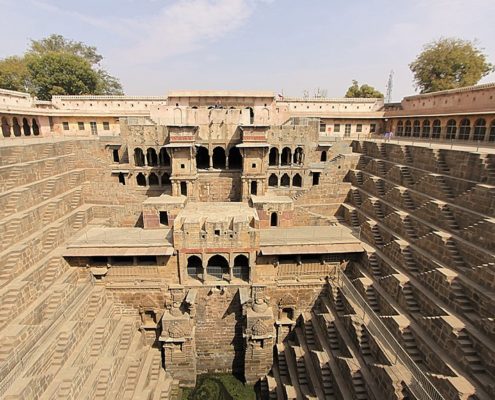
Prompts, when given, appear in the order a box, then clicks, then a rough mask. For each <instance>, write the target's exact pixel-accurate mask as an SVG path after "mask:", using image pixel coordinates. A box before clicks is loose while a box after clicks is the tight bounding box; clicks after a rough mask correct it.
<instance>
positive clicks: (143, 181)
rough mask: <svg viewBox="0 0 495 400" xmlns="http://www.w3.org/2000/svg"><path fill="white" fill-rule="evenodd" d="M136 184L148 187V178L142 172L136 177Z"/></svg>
mask: <svg viewBox="0 0 495 400" xmlns="http://www.w3.org/2000/svg"><path fill="white" fill-rule="evenodd" d="M136 182H137V184H138V186H146V178H145V176H144V175H143V174H142V173H141V172H140V173H139V174H137V175H136Z"/></svg>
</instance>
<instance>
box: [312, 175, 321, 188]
mask: <svg viewBox="0 0 495 400" xmlns="http://www.w3.org/2000/svg"><path fill="white" fill-rule="evenodd" d="M319 184H320V173H319V172H313V186H317V185H319Z"/></svg>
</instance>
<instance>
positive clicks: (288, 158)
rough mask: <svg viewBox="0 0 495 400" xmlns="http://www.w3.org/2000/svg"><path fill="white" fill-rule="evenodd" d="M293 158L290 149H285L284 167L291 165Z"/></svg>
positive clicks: (283, 154)
mask: <svg viewBox="0 0 495 400" xmlns="http://www.w3.org/2000/svg"><path fill="white" fill-rule="evenodd" d="M291 158H292V152H291V150H290V148H288V147H284V148H283V149H282V165H290V162H291Z"/></svg>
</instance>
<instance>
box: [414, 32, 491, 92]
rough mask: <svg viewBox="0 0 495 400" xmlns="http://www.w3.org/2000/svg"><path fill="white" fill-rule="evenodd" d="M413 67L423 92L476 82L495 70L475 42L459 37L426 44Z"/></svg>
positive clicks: (417, 83) (416, 80)
mask: <svg viewBox="0 0 495 400" xmlns="http://www.w3.org/2000/svg"><path fill="white" fill-rule="evenodd" d="M409 68H411V71H412V72H413V74H414V82H415V85H416V88H418V89H419V90H420V92H421V93H429V92H436V91H439V90H447V89H455V88H460V87H464V86H471V85H476V84H477V83H478V82H479V80H480V79H481V78H483V77H484V76H486V75H488V74H489V73H490V72H492V71H494V68H493V65H492V64H490V63H489V62H488V61H487V58H486V55H485V54H484V53H483V52H482V49H480V48H477V47H476V43H475V42H471V41H468V40H462V39H457V38H441V39H439V40H437V41H434V42H431V43H428V44H426V45H425V46H424V48H423V51H422V52H421V53H420V54H419V55H418V56H417V57H416V59H415V60H414V61H413V62H412V63H411V64H409Z"/></svg>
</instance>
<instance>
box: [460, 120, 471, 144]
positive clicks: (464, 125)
mask: <svg viewBox="0 0 495 400" xmlns="http://www.w3.org/2000/svg"><path fill="white" fill-rule="evenodd" d="M470 133H471V121H469V119H467V118H464V119H463V120H462V121H461V123H460V125H459V139H461V140H468V139H469V134H470Z"/></svg>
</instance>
